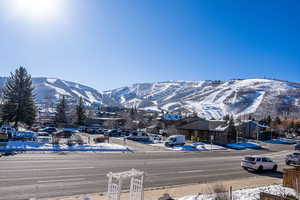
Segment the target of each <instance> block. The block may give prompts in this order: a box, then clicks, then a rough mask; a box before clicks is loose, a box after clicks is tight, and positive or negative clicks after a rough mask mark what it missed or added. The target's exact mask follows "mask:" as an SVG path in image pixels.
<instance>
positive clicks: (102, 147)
mask: <svg viewBox="0 0 300 200" xmlns="http://www.w3.org/2000/svg"><path fill="white" fill-rule="evenodd" d="M0 150H6V151H7V150H13V151H15V150H16V151H130V149H128V148H127V147H124V146H122V145H118V144H110V143H97V144H83V145H78V144H76V145H74V146H71V147H70V146H68V145H67V144H58V145H53V144H51V143H43V142H30V141H24V142H23V141H9V142H7V145H6V146H0Z"/></svg>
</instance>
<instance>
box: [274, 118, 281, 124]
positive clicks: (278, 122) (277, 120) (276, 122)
mask: <svg viewBox="0 0 300 200" xmlns="http://www.w3.org/2000/svg"><path fill="white" fill-rule="evenodd" d="M274 123H275V125H280V124H281V119H280V118H279V117H278V116H277V117H276V118H275V122H274Z"/></svg>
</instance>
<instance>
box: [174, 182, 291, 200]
mask: <svg viewBox="0 0 300 200" xmlns="http://www.w3.org/2000/svg"><path fill="white" fill-rule="evenodd" d="M260 192H266V193H270V194H273V195H278V196H282V195H293V196H295V195H296V193H295V191H294V190H293V189H290V188H286V187H282V186H281V185H271V186H265V187H258V188H251V189H242V190H236V191H233V199H236V200H257V199H259V194H260ZM215 198H216V196H215V195H212V194H208V195H200V196H198V197H197V196H196V195H190V196H185V197H182V198H179V199H177V200H214V199H215Z"/></svg>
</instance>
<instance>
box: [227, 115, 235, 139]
mask: <svg viewBox="0 0 300 200" xmlns="http://www.w3.org/2000/svg"><path fill="white" fill-rule="evenodd" d="M236 136H237V131H236V127H235V125H234V119H233V117H230V120H229V123H228V137H229V138H230V139H232V140H235V139H236Z"/></svg>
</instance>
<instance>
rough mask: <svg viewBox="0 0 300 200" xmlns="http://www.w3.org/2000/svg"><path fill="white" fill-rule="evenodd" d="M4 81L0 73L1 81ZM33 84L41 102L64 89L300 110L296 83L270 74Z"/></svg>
mask: <svg viewBox="0 0 300 200" xmlns="http://www.w3.org/2000/svg"><path fill="white" fill-rule="evenodd" d="M4 82H5V78H0V87H1V85H3V84H4ZM33 85H34V87H35V93H36V97H37V101H38V103H41V104H43V103H45V102H46V101H49V99H51V101H57V99H58V98H59V97H60V96H62V95H65V96H67V97H68V98H69V99H73V100H74V102H75V101H77V100H78V99H79V97H83V99H84V100H85V102H86V103H87V104H92V103H96V104H100V105H105V106H120V107H133V106H134V107H135V106H136V107H138V108H141V109H145V110H157V111H159V110H168V111H171V112H197V113H198V114H199V115H200V116H202V117H206V118H215V119H218V118H221V117H223V116H224V115H226V114H233V115H235V116H237V115H244V114H250V113H256V114H261V115H267V114H270V115H278V114H283V113H287V112H288V113H300V84H298V83H291V82H288V81H279V80H271V79H244V80H230V81H226V82H222V81H198V82H186V81H168V82H157V83H140V84H134V85H132V86H128V87H122V88H118V89H113V90H109V91H104V92H99V91H97V90H95V89H93V88H90V87H87V86H84V85H81V84H78V83H74V82H69V81H64V80H61V79H54V78H33Z"/></svg>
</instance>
